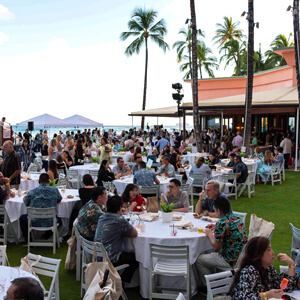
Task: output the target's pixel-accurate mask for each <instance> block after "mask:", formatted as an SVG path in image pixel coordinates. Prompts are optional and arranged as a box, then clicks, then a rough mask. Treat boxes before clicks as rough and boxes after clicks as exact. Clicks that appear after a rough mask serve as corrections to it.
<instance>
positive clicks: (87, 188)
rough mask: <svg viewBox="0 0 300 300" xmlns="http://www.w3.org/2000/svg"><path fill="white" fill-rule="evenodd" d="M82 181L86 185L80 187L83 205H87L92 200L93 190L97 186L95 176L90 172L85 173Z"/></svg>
mask: <svg viewBox="0 0 300 300" xmlns="http://www.w3.org/2000/svg"><path fill="white" fill-rule="evenodd" d="M82 182H83V184H84V187H82V188H80V189H79V198H80V200H81V206H83V205H85V204H86V203H87V202H89V201H90V200H91V195H92V190H93V188H94V187H95V183H94V180H93V177H92V176H91V175H90V174H84V175H83V177H82ZM81 206H80V207H81Z"/></svg>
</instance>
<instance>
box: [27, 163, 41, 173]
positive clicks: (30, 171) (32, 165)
mask: <svg viewBox="0 0 300 300" xmlns="http://www.w3.org/2000/svg"><path fill="white" fill-rule="evenodd" d="M37 171H38V166H37V165H36V164H33V163H31V164H30V166H29V167H28V170H27V172H28V173H32V172H37Z"/></svg>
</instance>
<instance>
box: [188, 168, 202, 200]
mask: <svg viewBox="0 0 300 300" xmlns="http://www.w3.org/2000/svg"><path fill="white" fill-rule="evenodd" d="M190 178H192V179H194V181H193V189H192V199H193V200H194V188H195V187H199V188H201V189H202V191H203V190H204V188H205V182H204V181H205V176H204V174H193V173H190V175H189V179H190ZM187 183H188V182H187Z"/></svg>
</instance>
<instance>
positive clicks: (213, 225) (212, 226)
mask: <svg viewBox="0 0 300 300" xmlns="http://www.w3.org/2000/svg"><path fill="white" fill-rule="evenodd" d="M206 228H208V229H210V230H214V229H215V228H216V224H208V225H207V226H206Z"/></svg>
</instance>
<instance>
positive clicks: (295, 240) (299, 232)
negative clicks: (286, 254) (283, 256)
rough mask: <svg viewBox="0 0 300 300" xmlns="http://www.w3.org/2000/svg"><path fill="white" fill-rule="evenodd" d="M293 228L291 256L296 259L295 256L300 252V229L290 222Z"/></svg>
mask: <svg viewBox="0 0 300 300" xmlns="http://www.w3.org/2000/svg"><path fill="white" fill-rule="evenodd" d="M290 226H291V230H292V246H291V258H292V260H295V256H296V255H297V254H298V253H299V252H300V229H299V228H297V227H295V226H294V225H293V224H292V223H290Z"/></svg>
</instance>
